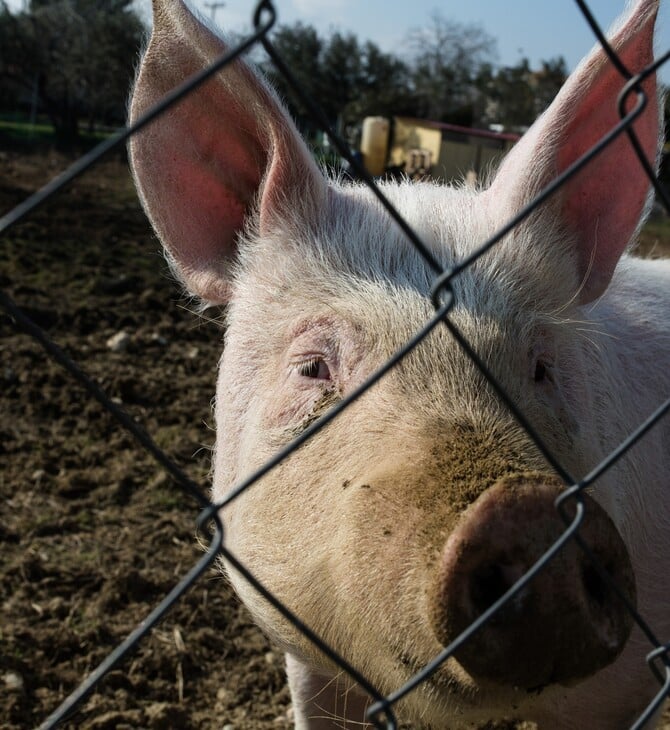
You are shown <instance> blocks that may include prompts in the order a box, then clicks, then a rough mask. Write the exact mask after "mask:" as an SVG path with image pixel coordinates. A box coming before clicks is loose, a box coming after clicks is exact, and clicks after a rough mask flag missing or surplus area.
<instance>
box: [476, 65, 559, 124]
mask: <svg viewBox="0 0 670 730" xmlns="http://www.w3.org/2000/svg"><path fill="white" fill-rule="evenodd" d="M566 78H567V68H566V65H565V60H564V59H563V58H562V57H558V58H554V59H550V60H549V61H542V62H541V67H540V69H539V70H538V71H533V70H532V69H531V68H530V63H529V61H528V59H527V58H522V59H521V60H520V61H519V62H518V63H517V64H516V65H515V66H503V67H501V68H499V69H498V70H497V71H494V70H493V69H492V68H491V67H485V68H483V69H481V71H480V74H479V76H478V79H477V86H478V87H479V89H480V92H481V94H482V100H483V103H482V104H481V105H480V106H483V107H484V108H483V109H481V110H480V111H481V114H480V121H481V122H482V123H485V124H491V123H497V124H502V125H503V126H504V127H506V128H508V129H516V130H518V131H523V130H524V129H525V128H527V127H529V126H530V125H531V124H532V123H533V122H534V121H535V119H536V118H537V117H538V116H539V115H540V114H541V113H542V112H543V111H544V110H545V109H546V108H547V107H548V106H549V104H550V103H551V102H552V100H553V98H554V97H555V96H556V94H557V93H558V91H559V89H560V88H561V86H562V85H563V83H564V81H565V79H566Z"/></svg>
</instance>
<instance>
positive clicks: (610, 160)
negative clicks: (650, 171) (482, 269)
mask: <svg viewBox="0 0 670 730" xmlns="http://www.w3.org/2000/svg"><path fill="white" fill-rule="evenodd" d="M657 11H658V0H640V1H639V2H638V3H637V4H636V6H635V7H634V8H633V9H632V11H631V13H630V15H629V16H628V17H627V18H626V19H625V20H624V22H623V23H622V24H621V25H620V26H619V29H618V30H617V31H616V32H615V33H614V36H613V38H612V40H611V44H612V46H613V48H614V50H615V51H616V52H617V53H618V55H619V57H620V58H621V60H622V62H623V64H624V65H625V66H626V68H627V69H628V70H629V71H630V73H631V74H637V73H639V72H640V71H642V70H643V69H644V68H645V67H646V66H648V65H649V64H651V63H652V61H653V32H654V20H655V17H656V13H657ZM625 83H626V80H625V79H624V78H622V76H621V75H620V74H619V73H618V72H617V70H616V69H615V68H614V66H613V65H612V64H611V63H610V61H609V60H608V59H607V57H606V55H605V53H604V51H603V50H602V49H601V48H599V47H598V48H596V49H595V50H594V51H593V52H592V53H591V55H590V56H588V57H587V58H586V59H585V60H584V61H582V63H581V64H580V66H579V67H578V68H577V70H576V71H575V72H574V73H573V74H572V75H571V76H570V78H569V79H568V80H567V82H566V83H565V85H564V87H563V88H562V89H561V91H560V93H559V94H558V96H557V97H556V99H555V100H554V102H553V103H552V105H551V106H550V107H549V109H548V110H547V111H546V112H545V113H544V114H543V115H542V117H540V119H538V121H537V122H536V123H535V124H534V125H533V126H532V127H531V129H530V130H529V131H528V132H527V133H526V135H525V136H524V137H523V139H522V140H521V141H520V142H519V144H518V145H517V146H516V147H515V149H514V150H512V152H511V153H510V154H509V155H508V157H507V158H506V159H505V161H504V163H503V165H502V167H501V169H500V171H499V173H498V175H497V176H496V179H495V180H494V182H493V185H492V186H491V188H490V189H489V191H488V192H487V195H490V196H491V201H492V203H493V201H496V203H495V204H496V205H498V206H500V205H502V206H503V207H504V208H505V211H504V215H505V216H506V217H511V216H512V215H513V214H514V213H515V212H517V211H518V210H519V209H520V208H521V207H523V206H524V205H525V204H526V203H528V202H530V201H531V200H532V199H533V197H534V196H535V195H537V193H539V192H540V191H541V190H542V189H543V188H544V187H546V185H548V184H549V183H550V182H551V181H552V179H553V178H555V177H556V176H557V175H558V174H560V173H561V172H563V171H564V170H565V169H566V168H568V167H569V166H570V165H571V164H572V163H573V162H575V161H576V160H577V159H578V158H579V157H581V156H582V155H583V154H584V153H586V152H587V151H588V150H589V149H591V147H593V146H594V145H595V144H596V143H597V142H598V141H599V140H600V139H602V137H604V136H605V135H606V134H607V132H609V131H610V130H611V129H612V128H613V127H614V126H615V125H616V124H617V123H618V122H619V120H620V117H619V114H618V109H617V97H618V94H619V92H620V91H621V89H622V88H623V86H624V85H625ZM643 89H644V92H645V94H646V96H647V106H646V109H645V111H644V113H643V114H642V116H641V117H639V118H638V119H637V121H636V122H635V124H634V130H635V133H636V135H637V137H638V139H639V141H640V143H641V145H642V148H643V150H644V152H645V155H646V156H647V159H648V160H649V162H650V164H651V166H652V168H655V165H656V161H657V154H658V148H659V138H658V135H659V109H658V97H657V91H656V80H655V78H654V77H653V76H652V77H649V78H648V79H647V80H646V81H645V82H644V84H643ZM636 103H637V97H636V95H635V94H633V95H631V97H630V101H629V103H628V105H627V110H629V109H632V108H634V107H635V105H636ZM649 188H650V181H649V178H648V177H647V175H646V174H645V172H644V169H643V167H642V165H641V164H640V161H639V160H638V158H637V156H636V154H635V152H634V150H633V147H632V145H631V143H630V141H629V139H628V136H627V135H626V134H625V133H624V134H623V135H621V136H619V137H618V138H617V139H616V141H615V142H614V143H612V144H610V145H609V146H608V147H607V148H606V149H605V150H604V151H603V152H601V153H600V154H599V155H598V156H597V157H596V158H595V159H593V160H592V161H591V162H589V163H588V165H587V166H586V167H585V168H583V169H582V170H581V171H580V172H579V173H577V174H576V175H575V176H573V177H572V178H571V179H570V180H569V182H567V183H566V184H565V185H564V186H563V188H562V189H561V190H560V191H559V192H558V194H557V195H558V199H559V209H560V214H561V216H562V221H563V224H564V225H565V227H566V228H567V229H568V231H569V232H570V233H572V234H574V235H575V236H576V251H575V253H576V259H577V261H578V263H579V267H580V270H579V272H578V273H579V277H580V280H581V281H583V288H582V290H581V291H580V294H579V296H580V301H581V302H582V303H585V302H589V301H591V300H593V299H595V298H596V297H598V296H599V295H600V294H602V292H603V291H604V290H605V289H606V288H607V286H608V284H609V281H610V279H611V276H612V273H613V271H614V268H615V266H616V264H617V262H618V260H619V257H620V256H621V254H622V253H623V252H624V250H625V248H626V246H627V245H628V243H629V242H630V240H631V238H632V237H633V235H634V234H635V232H636V230H637V227H638V225H639V223H640V218H641V216H642V214H643V212H644V208H645V203H646V199H647V195H648V192H649Z"/></svg>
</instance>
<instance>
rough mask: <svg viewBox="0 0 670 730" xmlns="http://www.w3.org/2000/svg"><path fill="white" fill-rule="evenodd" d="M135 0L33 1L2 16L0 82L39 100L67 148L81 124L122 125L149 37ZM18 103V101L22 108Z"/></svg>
mask: <svg viewBox="0 0 670 730" xmlns="http://www.w3.org/2000/svg"><path fill="white" fill-rule="evenodd" d="M131 2H132V0H32V1H31V3H30V5H29V8H28V10H26V11H21V12H18V13H16V14H12V13H11V12H10V11H9V9H8V7H7V5H6V4H5V3H4V2H3V3H2V8H1V9H0V76H1V77H3V78H4V79H5V83H11V84H12V85H13V88H14V89H15V90H16V93H18V94H19V95H21V94H23V95H28V96H32V95H36V96H37V98H38V100H39V103H40V106H41V108H42V109H43V111H44V112H45V113H46V114H47V115H48V116H49V118H50V120H51V122H52V124H53V125H54V128H55V130H56V139H57V141H58V143H59V144H60V145H62V146H71V145H72V144H73V143H74V142H76V140H77V137H78V130H79V121H80V120H81V119H82V118H83V119H86V121H87V122H88V126H89V128H93V125H94V124H95V123H104V124H110V123H114V124H120V123H122V122H123V121H124V117H125V102H126V98H127V94H128V89H129V87H130V83H131V81H132V78H133V73H134V66H135V61H136V59H137V55H138V52H139V48H140V45H141V42H142V38H143V35H144V27H143V25H142V22H141V20H140V19H139V16H138V15H137V14H136V13H135V11H134V10H133V9H132V8H131ZM18 101H19V100H17V102H18Z"/></svg>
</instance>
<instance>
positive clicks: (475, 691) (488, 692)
mask: <svg viewBox="0 0 670 730" xmlns="http://www.w3.org/2000/svg"><path fill="white" fill-rule="evenodd" d="M411 663H412V664H414V662H411ZM403 664H405V668H406V669H407V668H409V667H407V664H408V661H407V658H406V657H404V658H403ZM423 666H425V665H423ZM423 666H422V665H421V662H419V661H417V662H416V668H415V669H414V670H413V671H412V673H411V674H410V675H408V676H407V681H409V680H410V679H411V678H412V676H414V675H415V674H418V673H419V672H420V671H421V669H422V668H423ZM396 690H398V687H394V688H393V689H389V690H388V691H389V692H394V691H396ZM529 699H531V698H530V696H529V693H528V692H527V691H526V690H523V689H520V688H516V687H504V686H501V685H496V684H493V683H489V682H480V681H477V680H475V679H474V678H473V677H471V676H470V675H469V674H468V673H467V672H466V671H465V670H464V669H463V668H462V667H461V666H460V664H459V663H458V662H457V661H456V660H455V659H453V658H450V659H447V660H446V661H445V662H444V663H443V664H441V665H440V666H439V667H438V669H437V670H435V672H434V673H433V674H431V676H430V677H428V678H427V679H425V680H424V681H422V682H421V683H420V684H419V685H418V686H417V687H416V688H415V689H413V690H412V691H410V692H409V693H408V694H407V695H406V697H405V698H404V699H403V700H401V701H400V702H399V703H398V707H397V715H398V719H399V720H400V721H401V722H409V723H411V724H413V725H418V726H421V727H427V728H432V729H434V730H441V729H442V728H444V729H445V730H446V729H447V728H449V730H452V729H453V728H461V727H462V728H476V727H479V726H480V725H482V724H485V723H487V722H490V720H491V715H492V708H496V716H503V717H505V718H507V719H509V720H518V719H521V715H520V713H522V708H523V707H524V706H526V705H527V704H528V701H529Z"/></svg>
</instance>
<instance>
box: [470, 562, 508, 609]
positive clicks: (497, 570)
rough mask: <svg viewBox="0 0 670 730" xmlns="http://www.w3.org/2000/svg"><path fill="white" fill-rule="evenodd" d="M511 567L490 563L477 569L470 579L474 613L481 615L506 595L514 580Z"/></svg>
mask: <svg viewBox="0 0 670 730" xmlns="http://www.w3.org/2000/svg"><path fill="white" fill-rule="evenodd" d="M511 573H512V571H511V570H510V569H509V568H506V567H503V566H502V565H501V564H500V563H489V564H487V565H484V566H482V567H480V568H479V569H478V570H475V571H474V572H473V574H472V576H471V579H470V601H471V603H472V608H473V613H474V615H475V616H479V615H480V614H482V613H484V611H486V609H488V608H489V607H490V606H491V605H492V604H494V603H495V602H496V601H497V600H498V599H499V598H500V597H501V596H502V595H504V594H505V593H506V592H507V591H508V590H509V588H510V587H511V586H512V585H513V583H514V580H513V579H512V575H511Z"/></svg>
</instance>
